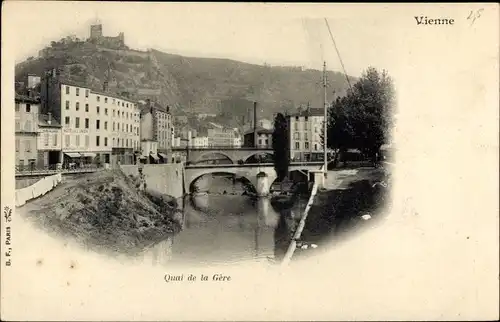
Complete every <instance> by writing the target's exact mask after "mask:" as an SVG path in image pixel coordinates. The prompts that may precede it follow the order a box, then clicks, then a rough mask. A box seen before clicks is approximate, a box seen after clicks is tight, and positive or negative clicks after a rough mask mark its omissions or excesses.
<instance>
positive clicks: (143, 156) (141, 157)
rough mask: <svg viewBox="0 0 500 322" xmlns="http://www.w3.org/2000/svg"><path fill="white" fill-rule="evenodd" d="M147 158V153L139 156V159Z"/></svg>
mask: <svg viewBox="0 0 500 322" xmlns="http://www.w3.org/2000/svg"><path fill="white" fill-rule="evenodd" d="M147 158H148V157H147V156H145V155H141V156H140V157H139V159H147Z"/></svg>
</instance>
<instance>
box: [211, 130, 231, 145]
mask: <svg viewBox="0 0 500 322" xmlns="http://www.w3.org/2000/svg"><path fill="white" fill-rule="evenodd" d="M207 132H208V135H207V136H208V146H210V147H232V146H234V137H235V133H234V130H233V129H230V128H224V127H222V128H219V127H213V128H210V129H208V131H207Z"/></svg>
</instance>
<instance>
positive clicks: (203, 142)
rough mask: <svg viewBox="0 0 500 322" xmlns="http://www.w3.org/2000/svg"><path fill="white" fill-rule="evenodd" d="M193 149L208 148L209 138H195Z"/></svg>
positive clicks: (193, 139)
mask: <svg viewBox="0 0 500 322" xmlns="http://www.w3.org/2000/svg"><path fill="white" fill-rule="evenodd" d="M192 147H193V148H208V136H195V137H193V138H192Z"/></svg>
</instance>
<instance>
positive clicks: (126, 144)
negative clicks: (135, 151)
mask: <svg viewBox="0 0 500 322" xmlns="http://www.w3.org/2000/svg"><path fill="white" fill-rule="evenodd" d="M125 146H126V147H127V148H128V139H126V141H125Z"/></svg>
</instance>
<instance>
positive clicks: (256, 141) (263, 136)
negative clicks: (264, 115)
mask: <svg viewBox="0 0 500 322" xmlns="http://www.w3.org/2000/svg"><path fill="white" fill-rule="evenodd" d="M256 131H257V135H255V131H254V130H251V131H247V132H246V133H245V136H244V138H243V140H244V146H245V147H256V148H259V149H269V148H272V147H273V140H272V137H273V131H272V130H269V129H265V128H262V127H258V128H257V129H256Z"/></svg>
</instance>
